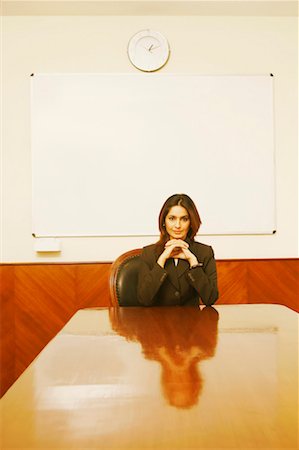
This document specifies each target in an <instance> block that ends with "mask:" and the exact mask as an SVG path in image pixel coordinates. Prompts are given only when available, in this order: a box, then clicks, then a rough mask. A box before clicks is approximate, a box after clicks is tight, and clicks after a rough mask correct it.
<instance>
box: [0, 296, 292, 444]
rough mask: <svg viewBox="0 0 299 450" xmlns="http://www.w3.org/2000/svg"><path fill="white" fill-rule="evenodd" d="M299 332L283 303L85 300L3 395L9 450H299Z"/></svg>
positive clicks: (4, 436) (4, 432) (4, 438)
mask: <svg viewBox="0 0 299 450" xmlns="http://www.w3.org/2000/svg"><path fill="white" fill-rule="evenodd" d="M45 320H46V318H45ZM297 331H298V315H297V313H295V312H294V311H292V310H291V309H288V308H287V307H285V306H280V305H264V304H260V305H219V306H218V305H217V306H215V307H214V308H212V307H206V308H203V307H200V308H195V307H160V308H159V307H152V308H143V307H140V308H138V307H127V308H121V307H114V308H113V307H111V308H94V309H83V310H79V311H78V312H77V313H76V314H75V315H74V316H73V317H72V318H71V320H70V321H69V322H68V323H67V324H66V325H65V326H64V328H63V329H62V330H61V332H60V333H59V334H58V335H56V337H55V338H54V339H53V340H52V341H51V342H50V343H49V344H48V345H47V346H46V347H45V348H44V350H43V351H42V352H41V353H40V354H39V355H38V357H37V358H36V359H35V360H34V361H33V363H32V364H31V365H30V366H29V367H28V368H27V369H26V371H25V372H24V373H23V374H22V375H21V377H20V378H19V379H18V380H17V381H16V382H15V383H14V385H13V386H12V387H11V388H10V389H9V390H8V391H7V393H6V394H5V395H4V397H3V398H2V400H1V419H2V446H1V448H3V449H9V448H26V449H36V448H38V449H50V448H51V449H69V448H78V449H81V450H82V449H92V448H96V449H122V450H123V449H148V450H149V449H186V450H187V449H230V448H231V449H232V448H233V449H295V448H297V445H298V440H297V437H298V395H297V394H298V386H297V381H298V341H297Z"/></svg>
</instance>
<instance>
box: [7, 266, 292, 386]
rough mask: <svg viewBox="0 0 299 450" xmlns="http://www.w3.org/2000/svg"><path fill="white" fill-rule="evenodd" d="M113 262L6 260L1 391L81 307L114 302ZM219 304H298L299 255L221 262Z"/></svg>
mask: <svg viewBox="0 0 299 450" xmlns="http://www.w3.org/2000/svg"><path fill="white" fill-rule="evenodd" d="M110 268H111V264H109V263H90V264H89V263H82V264H57V263H56V264H4V265H2V266H0V277H1V313H2V314H1V393H2V394H3V393H4V392H5V391H6V390H7V389H8V387H9V386H10V385H11V384H12V383H13V382H14V381H15V380H16V378H17V377H18V376H19V375H20V374H21V373H22V372H23V371H24V370H25V369H26V367H27V366H28V365H29V364H30V363H31V362H32V360H33V359H34V358H35V357H36V356H37V355H38V353H39V352H40V351H41V350H42V349H43V348H44V346H45V345H46V344H47V343H48V342H49V341H50V340H51V339H52V338H53V337H54V336H55V335H56V334H57V333H58V332H59V331H60V330H61V328H62V327H63V326H64V324H65V323H66V322H67V321H68V320H69V319H70V318H71V317H72V315H73V314H74V313H75V312H76V311H77V310H78V309H81V308H86V307H96V306H109V305H110V304H111V301H110V294H109V272H110ZM217 269H218V279H219V291H220V298H219V300H218V302H217V303H218V304H239V303H279V304H282V305H286V306H288V307H290V308H292V309H294V310H295V311H299V305H298V297H299V292H298V280H299V260H297V259H284V260H222V261H217Z"/></svg>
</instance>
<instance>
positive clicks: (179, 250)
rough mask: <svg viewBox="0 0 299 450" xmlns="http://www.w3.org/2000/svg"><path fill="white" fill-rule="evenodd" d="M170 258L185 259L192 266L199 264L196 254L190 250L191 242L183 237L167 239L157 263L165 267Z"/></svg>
mask: <svg viewBox="0 0 299 450" xmlns="http://www.w3.org/2000/svg"><path fill="white" fill-rule="evenodd" d="M169 258H173V259H175V258H178V259H185V260H186V261H188V263H189V264H190V267H192V266H195V265H196V264H198V260H197V258H196V256H195V255H194V254H193V253H192V252H191V251H190V250H189V244H188V243H187V242H185V241H183V240H182V239H170V240H169V241H167V242H166V244H165V247H164V251H163V253H161V255H160V256H159V259H158V261H157V263H158V264H159V265H160V266H161V267H164V265H165V263H166V261H167V259H169Z"/></svg>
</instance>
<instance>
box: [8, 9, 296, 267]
mask: <svg viewBox="0 0 299 450" xmlns="http://www.w3.org/2000/svg"><path fill="white" fill-rule="evenodd" d="M4 3H5V2H4ZM6 3H7V4H8V5H9V3H10V2H6ZM40 3H42V2H40ZM79 3H80V5H81V10H80V12H78V10H76V12H74V15H72V9H71V8H67V9H66V10H62V9H61V8H62V7H61V8H60V9H57V11H60V12H56V13H57V14H60V15H46V14H55V10H54V9H52V10H51V11H48V10H47V9H46V8H45V9H44V10H43V9H42V8H41V9H40V10H39V11H37V10H34V8H33V6H32V5H31V6H30V2H28V5H29V6H28V5H27V9H26V2H19V3H17V2H11V5H13V7H12V6H11V7H10V8H8V7H7V8H6V10H5V11H4V12H5V14H11V15H6V16H4V17H3V21H2V25H3V44H2V49H3V80H2V89H3V140H2V144H3V153H2V177H3V181H2V183H3V193H2V213H3V219H2V255H1V260H2V261H4V262H30V261H31V262H34V261H38V262H48V261H52V262H55V261H58V262H63V261H112V260H114V259H115V258H116V257H117V256H118V255H119V254H120V253H122V252H124V251H126V250H129V249H132V248H136V247H141V246H143V245H146V244H147V243H151V242H152V241H153V237H130V238H128V237H116V238H64V239H62V251H61V253H56V254H55V253H53V254H46V253H44V254H36V253H35V251H34V247H33V246H34V238H33V237H32V236H31V160H30V157H31V155H30V89H29V85H30V74H31V73H33V72H35V73H36V72H130V73H134V72H135V71H136V69H135V68H134V67H133V66H131V65H130V63H129V61H128V58H127V54H126V46H127V42H128V40H129V38H130V37H131V36H132V35H133V34H134V33H135V32H137V31H139V30H141V29H144V28H149V27H150V28H153V29H156V30H159V31H160V32H162V33H163V34H165V36H166V37H167V38H168V40H169V43H170V46H171V50H172V53H171V57H170V60H169V62H168V64H167V65H166V66H165V68H164V69H163V72H169V73H171V72H175V73H177V72H179V73H199V74H209V75H213V74H215V75H217V74H246V75H250V74H268V73H270V72H272V73H273V74H274V76H275V79H274V80H275V146H276V167H277V173H276V191H277V233H276V234H275V235H273V236H206V237H205V236H202V237H199V240H201V241H203V242H207V243H210V244H212V245H213V246H214V249H215V254H216V258H220V259H223V258H229V259H230V258H291V257H297V255H298V252H297V248H298V225H297V223H298V221H297V217H298V216H297V211H298V202H297V167H298V166H297V109H296V107H297V18H296V17H295V16H291V15H289V16H288V15H281V16H277V15H276V16H275V15H272V16H271V15H270V13H271V8H268V9H266V10H261V9H259V8H257V9H256V11H254V10H250V11H249V12H248V11H246V10H243V11H242V10H240V8H239V7H238V8H236V9H235V10H233V9H231V10H230V12H229V13H230V15H226V14H227V11H224V10H221V9H219V10H217V9H214V10H213V11H212V12H211V10H210V12H209V14H211V13H213V14H214V16H209V15H206V14H207V12H206V11H204V10H202V9H201V10H200V9H198V10H193V12H192V9H190V8H189V9H188V8H187V9H186V10H185V12H187V13H188V12H189V14H190V15H184V13H185V12H184V9H183V8H182V9H181V10H180V11H179V12H175V13H174V15H171V14H172V13H171V10H170V9H169V8H166V9H164V10H163V9H161V8H160V6H161V4H163V2H160V6H159V5H158V3H157V5H158V6H157V8H156V9H153V10H152V11H153V13H152V14H153V15H139V16H137V15H134V11H133V10H132V2H131V6H130V8H131V10H130V11H131V15H126V13H125V10H124V9H123V6H124V4H125V3H124V2H118V3H119V4H122V9H121V14H122V15H117V14H118V12H117V8H116V7H115V8H114V9H113V8H112V9H110V10H109V11H108V12H109V14H113V15H105V14H103V12H100V13H99V12H95V13H94V14H93V15H76V14H79V13H80V14H82V13H84V7H83V6H82V5H83V2H79ZM95 3H96V2H94V4H95ZM98 3H100V2H98ZM108 3H109V2H108ZM149 3H150V2H145V3H144V4H145V5H147V9H146V8H145V9H144V10H145V11H147V12H150V11H151V9H150V8H149V7H148V4H149ZM180 3H181V4H182V2H180ZM188 3H190V2H188ZM195 3H196V4H200V3H201V2H195ZM210 3H211V4H212V2H210ZM218 3H221V2H218ZM224 3H225V2H223V4H224ZM230 3H231V4H232V2H230ZM233 3H234V2H233ZM235 3H236V5H237V4H238V2H235ZM247 3H248V2H247ZM256 3H258V2H256ZM269 3H270V2H269ZM272 3H273V4H275V2H272ZM278 3H279V4H280V6H281V4H282V3H283V2H277V4H278ZM289 3H290V2H286V4H289ZM36 4H38V2H36ZM49 4H50V2H49V3H48V6H49ZM57 4H58V2H57ZM65 4H67V2H66V3H65ZM69 4H70V2H69ZM106 4H107V2H106ZM165 4H168V5H169V4H170V2H165ZM264 4H265V2H264ZM20 5H22V8H21V6H20ZM128 5H129V3H128ZM136 5H137V3H136ZM162 6H163V5H162ZM31 7H32V8H33V10H32V11H31V10H30V8H31ZM230 7H232V6H230ZM159 8H160V9H159ZM74 11H75V10H74ZM86 11H87V10H86ZM94 11H95V10H94ZM136 11H138V13H142V7H140V4H139V7H138V8H137V9H136ZM240 11H241V12H240ZM285 11H286V14H291V13H290V12H288V11H289V10H287V9H286V10H285ZM165 12H166V13H167V14H166V13H165ZM283 12H284V10H283V9H282V10H281V11H279V13H281V14H283ZM86 13H87V12H85V14H86ZM89 13H90V12H89ZM12 14H14V15H12ZM30 14H31V15H30ZM39 14H45V15H39ZM67 14H68V15H67ZM175 14H177V15H175ZM238 14H241V15H238ZM242 14H243V15H242ZM265 14H269V15H265ZM292 14H293V13H292ZM120 144H121V142H120ZM215 181H217V180H215ZM116 188H118V187H116ZM218 188H219V189H221V186H218ZM110 189H115V187H114V186H107V193H109V190H110ZM202 195H204V192H203V193H202ZM139 200H141V199H139V198H138V192H136V198H135V199H134V201H135V202H136V203H137V204H138V201H139ZM99 204H100V196H99ZM157 214H158V211H157ZM203 220H204V218H203ZM256 220H258V217H257V218H256Z"/></svg>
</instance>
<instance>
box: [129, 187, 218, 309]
mask: <svg viewBox="0 0 299 450" xmlns="http://www.w3.org/2000/svg"><path fill="white" fill-rule="evenodd" d="M200 225H201V220H200V217H199V214H198V211H197V209H196V206H195V204H194V203H193V201H192V200H191V198H190V197H188V195H186V194H175V195H172V196H171V197H169V198H168V199H167V200H166V202H165V203H164V205H163V206H162V209H161V211H160V215H159V230H160V240H159V241H158V242H157V243H156V244H152V245H149V246H146V247H144V249H143V251H142V254H141V258H140V259H141V265H140V271H139V277H138V300H139V302H140V303H141V304H143V305H146V306H160V305H162V306H173V305H188V306H198V305H199V299H201V300H202V302H203V303H204V304H205V305H212V304H213V303H215V301H216V300H217V298H218V288H217V272H216V263H215V259H214V253H213V249H212V247H210V246H208V245H205V244H200V243H199V242H195V241H194V237H195V235H196V233H197V231H198V229H199V227H200Z"/></svg>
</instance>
